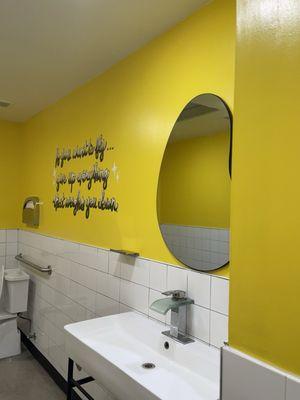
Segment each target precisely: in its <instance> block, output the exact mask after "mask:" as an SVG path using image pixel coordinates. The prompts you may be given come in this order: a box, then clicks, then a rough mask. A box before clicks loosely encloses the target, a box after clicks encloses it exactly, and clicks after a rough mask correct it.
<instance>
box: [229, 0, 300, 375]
mask: <svg viewBox="0 0 300 400" xmlns="http://www.w3.org/2000/svg"><path fill="white" fill-rule="evenodd" d="M299 49H300V2H299V1H295V0H242V1H238V37H237V53H236V56H237V62H236V91H235V124H234V146H233V148H234V155H233V165H234V170H233V181H232V197H231V199H232V200H231V201H232V212H231V238H232V248H231V291H230V300H231V301H230V303H231V304H230V344H231V345H232V346H234V347H236V348H238V349H240V350H242V351H245V352H247V353H250V354H252V355H254V356H256V357H258V358H260V359H263V360H265V361H267V362H270V363H273V364H275V365H277V366H279V367H282V368H284V369H286V370H289V371H292V372H294V373H297V374H300V350H299V338H300V319H299V313H300V302H299V293H300V252H299V227H300V188H299V171H300V156H299V154H300V152H299V149H300V134H299V93H300V68H299V66H300V50H299Z"/></svg>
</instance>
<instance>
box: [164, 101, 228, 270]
mask: <svg viewBox="0 0 300 400" xmlns="http://www.w3.org/2000/svg"><path fill="white" fill-rule="evenodd" d="M231 131H232V119H231V113H230V111H229V108H228V107H227V105H226V104H225V103H224V101H223V100H222V99H220V97H218V96H215V95H213V94H202V95H200V96H197V97H195V98H194V99H193V100H192V101H190V102H189V103H188V104H187V105H186V107H185V108H184V109H183V111H182V112H181V114H180V115H179V117H178V119H177V121H176V123H175V125H174V128H173V130H172V132H171V135H170V138H169V141H168V143H167V146H166V149H165V153H164V157H163V160H162V164H161V169H160V175H159V183H158V191H157V215H158V222H159V226H160V230H161V233H162V236H163V238H164V241H165V243H166V245H167V246H168V248H169V250H170V251H171V253H172V254H173V255H174V256H175V257H176V258H177V259H178V260H179V261H180V262H182V263H183V264H185V265H187V266H189V267H191V268H193V269H197V270H201V271H211V270H214V269H217V268H220V267H223V266H224V265H226V264H227V263H228V261H229V217H230V215H229V212H230V169H231Z"/></svg>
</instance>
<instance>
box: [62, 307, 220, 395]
mask: <svg viewBox="0 0 300 400" xmlns="http://www.w3.org/2000/svg"><path fill="white" fill-rule="evenodd" d="M164 329H165V326H164V325H162V324H161V323H159V322H156V321H153V320H150V319H148V318H147V317H144V316H142V315H139V314H137V313H134V312H129V313H124V314H118V315H112V316H108V317H103V318H96V319H92V320H88V321H83V322H78V323H74V324H70V325H67V326H65V331H66V351H67V354H68V356H69V357H70V358H72V359H73V360H74V361H75V362H76V363H78V364H79V365H80V366H81V367H82V368H83V369H84V370H85V371H86V372H87V373H88V374H90V375H91V376H93V377H94V378H95V380H96V381H97V382H98V383H99V384H100V385H101V386H104V387H105V388H106V389H107V390H108V391H109V392H110V393H112V395H113V396H115V398H116V399H117V400H141V399H143V400H154V399H162V400H174V399H186V400H217V399H218V398H219V369H220V353H219V350H217V349H215V348H213V347H210V346H208V345H206V344H204V343H201V342H197V341H196V342H194V343H190V344H187V345H183V344H181V343H177V342H175V341H174V340H172V339H170V338H166V336H164V335H162V334H161V331H162V330H164ZM145 363H148V364H149V365H146V366H144V367H143V364H145ZM147 366H148V367H149V368H147ZM145 367H146V368H145Z"/></svg>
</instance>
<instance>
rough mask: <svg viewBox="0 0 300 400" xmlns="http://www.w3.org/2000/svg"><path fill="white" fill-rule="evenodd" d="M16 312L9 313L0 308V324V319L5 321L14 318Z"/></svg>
mask: <svg viewBox="0 0 300 400" xmlns="http://www.w3.org/2000/svg"><path fill="white" fill-rule="evenodd" d="M16 317H17V314H10V313H8V312H6V311H4V310H0V324H1V321H5V320H7V319H12V318H16Z"/></svg>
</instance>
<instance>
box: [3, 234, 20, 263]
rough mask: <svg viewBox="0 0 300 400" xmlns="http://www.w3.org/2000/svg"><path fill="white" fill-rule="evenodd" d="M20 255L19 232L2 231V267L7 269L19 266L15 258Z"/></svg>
mask: <svg viewBox="0 0 300 400" xmlns="http://www.w3.org/2000/svg"><path fill="white" fill-rule="evenodd" d="M17 254H18V230H17V229H0V265H3V266H4V267H5V268H16V267H17V266H18V263H17V261H16V260H15V256H16V255H17Z"/></svg>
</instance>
